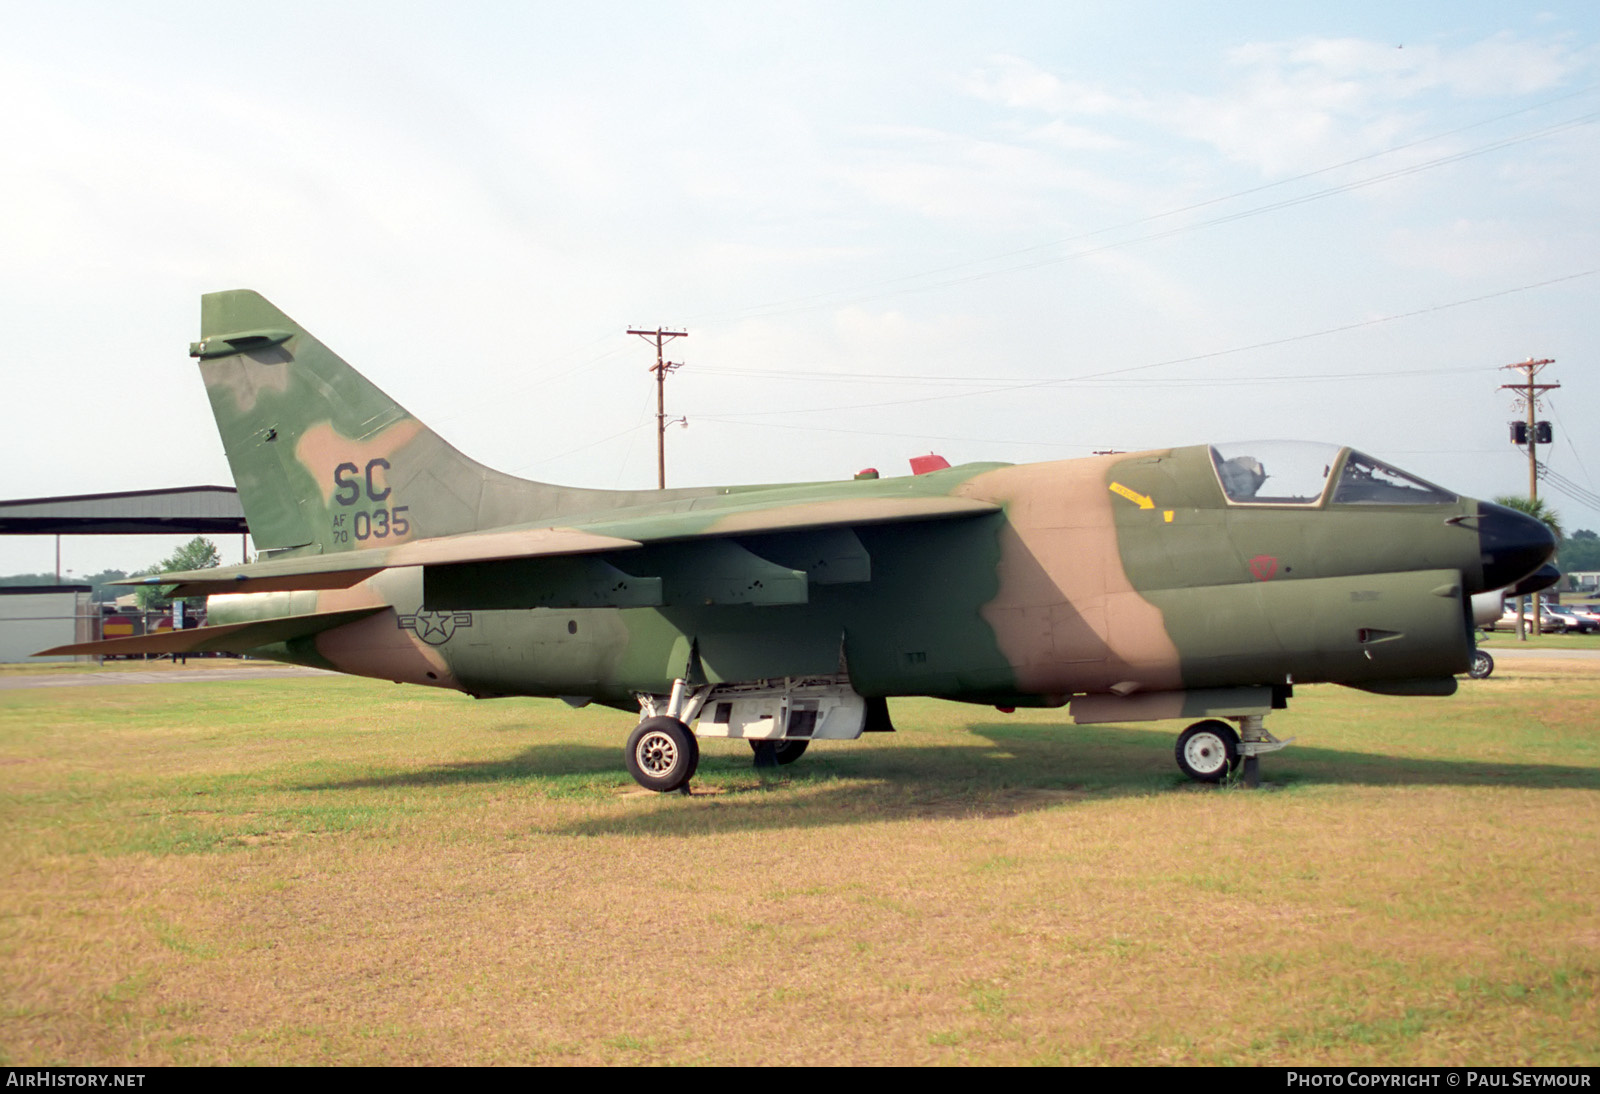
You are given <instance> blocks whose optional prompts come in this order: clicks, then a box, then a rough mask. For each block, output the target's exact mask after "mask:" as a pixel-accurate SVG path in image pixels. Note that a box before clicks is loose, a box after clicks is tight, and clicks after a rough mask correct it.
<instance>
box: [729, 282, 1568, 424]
mask: <svg viewBox="0 0 1600 1094" xmlns="http://www.w3.org/2000/svg"><path fill="white" fill-rule="evenodd" d="M1595 273H1600V269H1594V270H1583V271H1581V272H1579V273H1575V274H1566V275H1564V276H1562V277H1554V278H1550V279H1548V280H1546V281H1538V282H1535V283H1533V284H1531V285H1519V286H1517V287H1515V288H1511V289H1501V290H1498V291H1496V292H1492V293H1484V294H1482V295H1481V296H1474V297H1469V298H1468V299H1466V300H1456V301H1452V302H1451V303H1448V304H1435V305H1432V306H1431V307H1426V308H1417V309H1416V310H1414V311H1408V312H1401V313H1399V314H1397V315H1385V316H1379V317H1378V318H1376V319H1363V320H1360V321H1358V322H1355V323H1344V324H1341V325H1340V326H1337V327H1328V328H1325V329H1323V330H1317V331H1310V332H1308V333H1306V334H1295V335H1290V336H1288V337H1285V338H1272V339H1268V340H1267V341H1265V342H1254V343H1251V344H1250V345H1246V346H1234V347H1232V348H1230V349H1221V350H1213V351H1211V352H1209V353H1197V354H1192V355H1190V356H1188V357H1174V358H1170V359H1168V360H1165V361H1151V362H1149V363H1147V364H1143V365H1128V366H1126V367H1124V368H1114V369H1105V370H1103V371H1100V372H1089V373H1084V374H1082V375H1080V376H1064V377H1061V378H1059V379H1044V380H1029V381H1026V382H1023V383H1017V384H1003V385H1000V386H994V383H993V381H992V380H991V381H989V383H990V384H991V386H990V387H988V388H984V389H981V390H978V391H957V392H951V393H948V394H944V395H922V396H918V397H916V398H913V399H888V400H884V401H881V402H875V403H856V404H852V405H849V406H839V405H837V404H835V405H830V406H818V407H801V408H798V409H797V408H786V409H783V410H753V411H748V412H745V413H747V414H751V415H773V416H776V415H785V416H787V415H792V414H823V413H836V412H838V411H840V410H875V409H878V408H880V407H888V406H908V405H911V404H913V403H931V402H939V401H942V400H945V399H970V398H975V397H977V396H980V395H993V394H995V393H996V392H1012V391H1028V390H1032V389H1036V388H1044V387H1060V386H1063V385H1066V384H1072V383H1078V382H1081V381H1084V380H1097V379H1104V378H1106V377H1109V376H1125V375H1127V374H1128V373H1130V372H1142V371H1144V370H1146V369H1152V368H1163V367H1167V366H1170V365H1186V364H1193V363H1194V362H1196V361H1209V360H1212V359H1214V358H1217V357H1226V356H1228V355H1230V354H1234V353H1245V352H1248V351H1250V350H1258V349H1270V348H1272V347H1275V346H1284V345H1289V344H1291V343H1294V342H1304V341H1307V340H1309V339H1312V338H1325V337H1327V336H1328V335H1332V334H1343V333H1345V332H1347V331H1352V330H1360V329H1362V328H1364V327H1374V326H1379V325H1381V324H1384V323H1394V322H1398V321H1400V320H1402V319H1414V318H1416V317H1417V316H1419V315H1429V314H1432V313H1434V312H1441V311H1448V310H1449V309H1451V308H1460V307H1464V306H1466V305H1468V304H1478V303H1482V302H1483V301H1485V300H1493V299H1496V298H1498V297H1502V296H1510V295H1512V294H1514V293H1520V292H1527V291H1529V290H1530V289H1539V288H1544V287H1546V286H1549V285H1556V284H1560V283H1561V282H1564V281H1573V280H1576V279H1578V278H1582V277H1589V276H1592V275H1593V274H1595Z"/></svg>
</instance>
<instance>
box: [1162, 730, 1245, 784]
mask: <svg viewBox="0 0 1600 1094" xmlns="http://www.w3.org/2000/svg"><path fill="white" fill-rule="evenodd" d="M1173 755H1174V756H1176V757H1177V760H1178V766H1179V767H1180V768H1182V770H1183V773H1184V774H1185V775H1187V776H1189V778H1191V779H1194V780H1195V781H1196V782H1202V783H1219V782H1221V781H1222V780H1223V779H1224V778H1226V777H1227V775H1228V772H1230V771H1232V770H1233V769H1234V768H1235V767H1237V766H1238V764H1239V734H1237V733H1235V732H1234V729H1233V727H1232V726H1230V725H1229V724H1228V723H1227V722H1224V721H1221V720H1220V719H1217V718H1207V719H1206V720H1205V721H1203V722H1196V723H1195V724H1194V725H1192V726H1190V727H1189V728H1188V729H1186V730H1184V731H1183V732H1182V733H1180V734H1178V744H1177V747H1176V748H1174V749H1173Z"/></svg>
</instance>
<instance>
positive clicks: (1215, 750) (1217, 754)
mask: <svg viewBox="0 0 1600 1094" xmlns="http://www.w3.org/2000/svg"><path fill="white" fill-rule="evenodd" d="M1183 755H1184V758H1185V759H1186V760H1188V761H1189V766H1190V767H1192V768H1194V769H1195V770H1196V771H1200V772H1203V773H1205V774H1208V775H1209V774H1210V773H1212V772H1213V771H1220V770H1222V767H1223V765H1225V764H1226V763H1227V762H1228V750H1227V749H1226V748H1225V747H1223V743H1222V741H1221V740H1220V739H1218V738H1217V737H1214V736H1212V735H1211V734H1209V733H1197V734H1196V735H1195V736H1193V737H1192V738H1190V739H1189V743H1188V744H1187V745H1186V746H1185V747H1184V750H1183Z"/></svg>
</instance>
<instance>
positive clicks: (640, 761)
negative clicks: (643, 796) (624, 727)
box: [627, 715, 700, 794]
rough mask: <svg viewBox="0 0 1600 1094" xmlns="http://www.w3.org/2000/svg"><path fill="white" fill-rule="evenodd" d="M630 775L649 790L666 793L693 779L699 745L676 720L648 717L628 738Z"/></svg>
mask: <svg viewBox="0 0 1600 1094" xmlns="http://www.w3.org/2000/svg"><path fill="white" fill-rule="evenodd" d="M627 761H628V774H630V775H632V776H633V779H634V781H635V782H637V783H638V784H639V785H640V786H642V787H644V788H645V789H646V790H654V791H656V792H657V793H661V794H666V793H669V792H671V791H673V790H677V789H679V788H681V787H683V786H684V785H685V784H687V783H688V781H689V780H690V779H692V778H694V772H695V768H697V767H699V766H700V742H699V741H697V740H695V736H694V734H693V733H692V732H690V730H689V727H688V726H686V725H684V724H683V723H682V722H680V721H678V720H677V719H676V718H668V717H665V716H662V715H658V716H656V717H654V718H646V719H645V720H644V721H642V722H640V723H639V724H638V725H637V726H636V727H634V730H633V733H632V734H630V735H629V737H628V751H627Z"/></svg>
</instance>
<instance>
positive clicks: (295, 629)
mask: <svg viewBox="0 0 1600 1094" xmlns="http://www.w3.org/2000/svg"><path fill="white" fill-rule="evenodd" d="M387 608H388V605H380V606H377V607H366V608H352V609H350V610H348V611H341V612H312V613H310V614H308V615H287V616H282V617H280V618H278V619H261V620H257V621H255V622H251V623H225V624H223V625H221V626H217V627H195V628H194V629H192V630H185V631H164V632H162V633H161V634H141V635H138V636H137V637H134V638H106V639H103V640H101V641H99V642H79V643H78V644H77V645H73V646H57V647H56V648H55V649H50V650H40V651H39V652H38V653H36V654H34V655H33V656H35V657H67V656H84V655H88V656H93V657H126V656H129V655H136V654H145V653H243V652H245V651H246V650H253V649H255V648H257V647H259V646H267V645H271V644H272V643H274V642H287V641H288V640H289V639H291V638H304V637H305V636H306V635H308V634H317V633H318V632H320V631H326V630H332V629H333V628H334V627H341V626H343V625H344V624H346V623H354V622H355V621H356V620H358V619H365V618H366V617H367V616H369V615H375V614H376V613H378V612H381V611H386V610H387Z"/></svg>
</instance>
